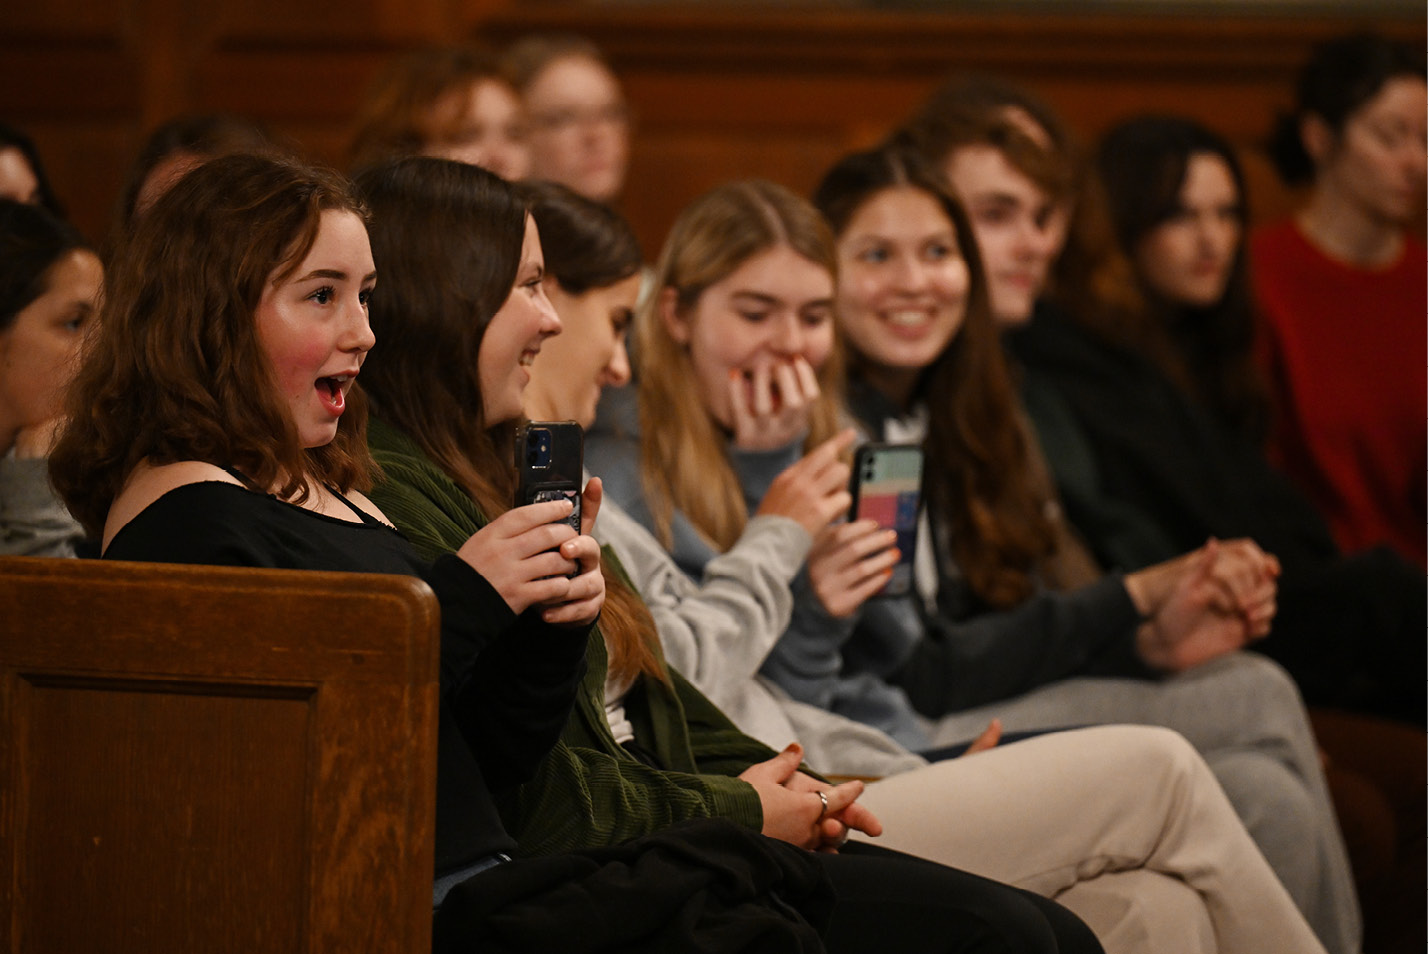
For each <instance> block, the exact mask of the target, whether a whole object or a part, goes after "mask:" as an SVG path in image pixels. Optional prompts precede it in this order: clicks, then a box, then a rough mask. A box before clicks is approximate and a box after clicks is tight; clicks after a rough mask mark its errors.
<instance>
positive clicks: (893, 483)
mask: <svg viewBox="0 0 1428 954" xmlns="http://www.w3.org/2000/svg"><path fill="white" fill-rule="evenodd" d="M849 484H850V486H849V490H850V491H851V492H852V495H853V506H852V508H851V509H850V510H849V519H851V520H863V519H872V520H876V521H877V522H878V524H879V525H881V526H883V527H886V528H888V529H889V530H893V531H896V533H897V548H898V552H899V554H900V556H899V557H898V562H897V564H896V565H895V566H894V567H893V574H892V576H891V577H890V578H889V579H888V582H887V585H886V586H884V587H883V588H882V589H881V590H879V591H878V592H877V594H875V595H877V596H902V595H903V594H905V593H907V592H909V591H910V590H911V589H912V561H913V554H914V552H915V551H916V546H917V516H918V507H919V504H920V501H921V494H922V448H921V447H919V446H917V445H916V444H884V443H870V444H864V445H862V446H861V447H859V448H858V450H857V452H856V453H855V454H854V456H853V476H852V479H851V480H850V481H849Z"/></svg>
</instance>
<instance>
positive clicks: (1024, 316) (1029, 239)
mask: <svg viewBox="0 0 1428 954" xmlns="http://www.w3.org/2000/svg"><path fill="white" fill-rule="evenodd" d="M943 169H944V171H945V172H946V174H947V180H948V182H949V183H950V184H951V186H952V191H954V192H956V193H957V195H958V197H959V198H961V200H962V204H963V205H964V206H966V208H967V215H968V217H969V218H970V219H971V220H972V231H973V232H975V233H976V239H977V247H978V249H979V250H980V251H981V253H982V266H983V268H984V269H985V270H986V273H987V287H988V291H989V292H990V295H991V301H992V315H993V317H994V318H995V319H996V321H997V324H998V325H1000V326H1002V327H1004V328H1005V327H1011V326H1015V325H1020V324H1023V323H1025V322H1026V321H1028V320H1029V319H1030V318H1031V312H1032V308H1033V307H1034V306H1035V304H1036V299H1037V298H1038V297H1039V296H1040V295H1041V292H1042V289H1044V288H1045V287H1046V280H1047V276H1048V274H1049V273H1050V270H1051V264H1052V262H1054V261H1055V260H1056V256H1058V255H1059V254H1061V249H1062V247H1063V245H1064V244H1065V241H1066V226H1067V221H1068V213H1067V210H1066V209H1065V207H1064V206H1063V205H1061V204H1058V203H1056V202H1054V201H1053V200H1052V199H1051V197H1050V196H1048V195H1047V194H1046V192H1045V190H1043V189H1042V188H1041V187H1040V186H1039V185H1037V184H1036V183H1035V182H1033V181H1032V180H1031V178H1030V177H1029V176H1027V175H1026V174H1025V173H1023V172H1021V171H1020V170H1019V169H1017V168H1016V167H1015V166H1013V165H1012V164H1011V162H1010V161H1008V160H1007V157H1006V155H1005V154H1003V153H1002V151H1001V150H1000V149H997V148H996V147H995V146H990V145H980V144H977V145H968V146H962V147H959V148H957V149H954V150H953V151H952V152H951V153H950V154H949V155H948V157H947V159H946V162H945V163H944V165H943Z"/></svg>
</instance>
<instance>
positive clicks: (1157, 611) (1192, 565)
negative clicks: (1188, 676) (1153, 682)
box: [1125, 538, 1280, 672]
mask: <svg viewBox="0 0 1428 954" xmlns="http://www.w3.org/2000/svg"><path fill="white" fill-rule="evenodd" d="M1279 572H1280V567H1279V561H1278V560H1277V559H1276V558H1275V557H1274V556H1273V555H1271V554H1268V553H1265V552H1264V551H1263V550H1261V549H1260V548H1259V547H1258V546H1257V545H1256V544H1255V542H1254V541H1253V540H1248V539H1241V540H1216V539H1214V538H1211V539H1210V540H1209V541H1208V542H1206V543H1205V545H1204V546H1202V547H1200V548H1199V549H1197V550H1193V551H1191V552H1190V553H1187V554H1185V555H1183V556H1180V557H1177V558H1175V559H1173V560H1168V561H1166V562H1165V563H1160V564H1157V565H1155V566H1153V567H1149V568H1147V569H1145V570H1141V571H1139V572H1138V573H1132V574H1130V575H1128V576H1127V577H1126V580H1125V583H1126V590H1127V592H1128V593H1129V594H1130V597H1131V600H1132V602H1134V603H1135V605H1136V609H1138V610H1139V611H1140V613H1141V615H1142V617H1144V618H1145V619H1146V622H1145V623H1144V624H1142V625H1141V627H1140V629H1139V630H1138V631H1137V633H1136V649H1137V650H1138V652H1139V653H1140V656H1141V658H1142V659H1143V660H1144V661H1145V662H1146V664H1147V665H1149V666H1151V667H1153V668H1156V669H1160V670H1163V671H1166V672H1182V671H1184V670H1186V669H1189V668H1191V667H1192V666H1197V665H1199V664H1201V663H1204V662H1208V661H1210V660H1211V659H1214V658H1216V657H1218V656H1222V655H1224V654H1226V653H1229V652H1233V651H1235V650H1237V649H1241V648H1243V647H1244V646H1245V645H1247V644H1248V643H1250V642H1251V641H1253V640H1256V639H1261V638H1263V637H1264V636H1267V635H1269V630H1270V626H1271V624H1272V623H1273V621H1274V614H1275V611H1276V609H1277V608H1278V607H1277V603H1276V596H1277V593H1278V582H1277V581H1278V579H1279Z"/></svg>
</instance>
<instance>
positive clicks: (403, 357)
mask: <svg viewBox="0 0 1428 954" xmlns="http://www.w3.org/2000/svg"><path fill="white" fill-rule="evenodd" d="M357 190H358V192H359V193H360V194H361V195H362V197H363V199H364V200H365V201H366V203H367V205H368V207H370V208H371V210H372V217H373V224H372V229H371V238H372V257H373V259H374V260H375V261H376V262H377V267H378V269H379V271H380V274H381V281H380V285H379V291H378V292H377V293H376V294H374V295H373V296H372V302H371V305H370V308H369V317H370V320H371V323H372V331H373V333H374V334H376V336H377V340H378V341H379V342H380V344H379V346H378V349H376V350H374V352H373V355H372V360H370V361H368V362H367V364H366V366H365V367H364V368H363V369H362V382H363V384H364V386H365V387H366V389H367V393H368V395H369V396H370V397H371V400H372V406H373V411H374V413H375V414H377V415H378V416H380V417H381V418H382V419H383V420H385V421H387V422H388V423H390V424H393V425H395V426H396V427H398V428H400V429H401V430H403V431H404V432H406V434H407V435H408V436H409V437H411V438H412V440H414V441H416V442H417V444H418V446H420V447H421V449H422V450H423V451H424V452H425V453H426V454H427V455H428V456H429V457H431V458H432V460H434V461H436V463H437V464H438V465H440V466H441V468H442V469H443V470H445V471H446V472H447V473H448V474H450V475H452V477H453V479H455V480H456V481H457V482H458V483H460V484H461V485H462V486H463V487H464V488H465V489H466V491H467V492H468V493H469V494H470V495H471V497H472V499H474V500H475V501H476V502H477V504H479V505H480V507H481V509H482V510H483V511H484V512H485V514H486V516H487V517H488V518H492V517H495V516H498V515H499V514H501V513H504V512H505V511H506V510H507V509H508V508H509V507H510V505H511V500H512V497H513V494H514V493H515V487H514V472H513V469H512V467H511V466H505V467H502V468H489V469H483V468H480V467H478V466H477V464H476V463H475V462H478V461H493V460H501V461H504V462H506V463H507V464H508V465H509V462H510V459H511V451H510V448H511V447H512V446H513V444H512V441H513V440H514V436H515V425H514V423H511V424H506V425H501V426H498V427H496V428H494V429H493V428H491V426H490V424H489V423H488V421H487V420H486V412H485V407H484V406H483V403H482V400H481V382H480V378H479V376H478V375H477V373H476V367H477V356H478V355H479V354H480V351H481V339H482V338H483V337H484V336H485V333H486V328H487V326H488V325H489V324H490V323H491V319H492V318H493V317H494V316H495V314H496V312H497V311H499V310H500V308H501V305H502V304H503V303H504V302H505V300H506V298H507V296H508V295H509V294H510V292H511V288H512V286H514V285H515V281H516V270H517V269H518V268H519V267H520V256H521V239H522V236H523V235H524V234H525V223H526V215H527V211H526V205H525V202H524V201H523V200H522V199H521V197H520V196H519V195H517V194H516V191H515V189H513V188H512V187H511V185H510V184H509V183H507V182H506V181H505V180H504V179H502V178H501V177H500V176H497V175H495V174H493V173H490V172H487V171H486V170H485V169H482V168H480V167H478V166H473V165H468V164H467V163H462V162H453V161H451V160H448V159H432V158H427V157H408V158H404V159H397V160H394V161H389V162H385V163H381V164H379V165H377V166H374V167H372V168H371V169H368V170H367V171H366V172H363V173H362V174H361V175H359V176H358V177H357ZM508 431H509V433H508Z"/></svg>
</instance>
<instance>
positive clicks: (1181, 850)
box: [861, 725, 1324, 954]
mask: <svg viewBox="0 0 1428 954" xmlns="http://www.w3.org/2000/svg"><path fill="white" fill-rule="evenodd" d="M861 801H862V803H863V804H865V805H867V806H868V807H869V808H870V809H872V811H873V812H874V814H876V815H877V816H878V818H879V819H880V820H881V821H882V823H883V827H884V833H883V835H882V837H880V838H877V839H868V840H869V841H872V842H874V843H876V844H880V845H883V846H885V847H888V848H895V849H897V850H899V851H905V852H907V853H909V854H913V855H918V856H920V857H923V858H927V859H929V860H932V861H937V862H941V863H943V864H948V865H952V866H953V867H956V868H961V869H963V870H964V871H970V872H973V873H975V874H979V875H984V876H986V877H989V878H993V879H996V880H998V881H1003V882H1006V883H1008V884H1013V885H1017V886H1019V887H1022V888H1026V889H1028V890H1030V891H1034V892H1036V893H1038V894H1042V895H1045V896H1047V897H1054V898H1056V899H1057V900H1058V901H1060V902H1061V903H1063V904H1065V905H1066V906H1067V907H1069V908H1071V909H1072V910H1073V911H1075V912H1076V913H1077V914H1079V915H1080V916H1081V917H1082V919H1083V920H1085V921H1086V923H1087V924H1088V925H1090V927H1091V928H1092V929H1093V930H1094V931H1095V932H1096V934H1097V936H1098V937H1100V938H1101V941H1102V943H1103V944H1104V946H1105V948H1106V950H1107V952H1108V954H1130V952H1140V954H1149V952H1154V954H1179V952H1184V954H1209V952H1218V954H1267V952H1275V954H1298V952H1303V954H1323V951H1324V948H1323V946H1322V945H1321V944H1320V943H1319V941H1318V940H1317V939H1316V938H1315V936H1314V933H1313V932H1312V931H1311V930H1310V928H1309V925H1308V924H1307V923H1306V922H1305V920H1304V918H1303V917H1302V916H1301V915H1300V914H1299V911H1298V909H1297V908H1296V907H1295V905H1294V902H1293V900H1292V899H1291V898H1290V897H1289V894H1288V893H1287V892H1286V891H1285V889H1284V888H1283V886H1282V885H1281V884H1280V883H1279V881H1278V879H1277V878H1276V877H1275V875H1274V872H1273V871H1272V870H1271V869H1270V867H1269V865H1268V863H1267V862H1266V861H1265V860H1264V857H1263V856H1262V855H1261V854H1260V852H1259V850H1258V849H1257V848H1256V847H1255V844H1254V842H1253V841H1252V840H1251V839H1250V837H1249V834H1248V833H1247V832H1246V831H1245V828H1244V826H1243V825H1242V824H1241V823H1240V821H1239V819H1238V817H1236V815H1235V811H1234V809H1233V808H1232V807H1231V805H1230V803H1229V801H1228V800H1227V799H1226V797H1225V795H1224V792H1223V791H1222V790H1221V789H1220V786H1219V784H1218V783H1217V782H1216V781H1215V777H1214V776H1213V775H1212V774H1211V772H1210V770H1209V768H1208V767H1207V766H1206V765H1205V762H1204V760H1203V759H1201V758H1200V756H1199V755H1198V754H1197V753H1196V752H1195V750H1194V749H1193V748H1192V747H1191V746H1190V744H1189V743H1188V742H1186V741H1185V740H1184V739H1183V738H1182V737H1181V736H1180V735H1178V734H1177V733H1175V732H1172V731H1170V730H1168V729H1160V728H1154V727H1148V726H1122V725H1113V726H1097V727H1093V728H1086V729H1076V730H1072V731H1065V732H1055V733H1051V734H1048V735H1044V736H1038V737H1035V738H1031V739H1027V740H1024V741H1021V742H1016V743H1012V744H1010V745H1006V746H1000V747H998V748H995V749H992V750H991V751H988V752H981V753H978V754H975V755H970V756H964V757H962V758H959V759H951V760H947V761H943V762H937V763H934V764H932V765H930V766H928V767H927V768H925V769H918V770H915V771H911V772H906V773H904V774H901V775H895V776H891V777H889V778H886V779H882V780H880V781H877V782H874V783H872V784H870V785H869V786H868V788H867V791H866V792H865V793H864V794H863V796H862V799H861Z"/></svg>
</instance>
